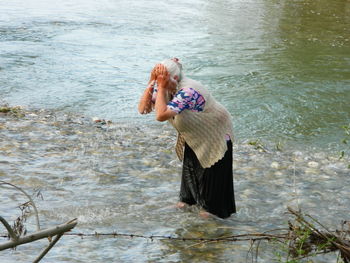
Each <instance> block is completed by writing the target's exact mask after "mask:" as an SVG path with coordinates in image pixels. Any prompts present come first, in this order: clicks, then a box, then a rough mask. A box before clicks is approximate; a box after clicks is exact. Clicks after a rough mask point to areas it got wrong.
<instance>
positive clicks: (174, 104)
mask: <svg viewBox="0 0 350 263" xmlns="http://www.w3.org/2000/svg"><path fill="white" fill-rule="evenodd" d="M156 97H157V88H156V87H154V92H153V96H152V100H153V102H155V100H156ZM204 105H205V100H204V98H203V96H202V95H201V94H200V93H199V92H197V91H196V90H194V89H193V88H187V87H184V88H182V89H180V90H179V91H178V92H177V93H176V94H175V95H174V98H173V99H172V100H171V101H169V102H168V105H167V106H168V108H169V109H171V110H173V111H175V112H176V113H181V112H182V111H183V110H186V109H187V110H191V111H195V112H200V111H203V110H204Z"/></svg>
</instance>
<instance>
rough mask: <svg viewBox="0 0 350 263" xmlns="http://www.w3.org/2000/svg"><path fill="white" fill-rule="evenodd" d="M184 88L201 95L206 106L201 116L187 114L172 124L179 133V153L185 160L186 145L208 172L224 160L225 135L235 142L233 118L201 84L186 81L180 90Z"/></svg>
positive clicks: (187, 112)
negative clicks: (209, 168)
mask: <svg viewBox="0 0 350 263" xmlns="http://www.w3.org/2000/svg"><path fill="white" fill-rule="evenodd" d="M184 87H188V88H193V89H194V90H196V91H198V92H199V93H200V94H201V95H202V96H203V97H204V99H205V105H204V110H203V111H201V112H194V111H191V110H184V111H182V112H181V113H180V114H177V115H176V116H175V117H174V118H172V119H170V120H169V122H170V123H171V124H172V125H173V126H174V128H175V129H176V130H177V131H178V138H177V144H176V153H177V156H178V157H179V159H180V160H183V149H184V143H185V142H186V143H187V144H188V145H189V146H190V147H191V149H192V150H193V151H194V152H195V154H196V156H197V158H198V160H199V162H200V164H201V165H202V167H204V168H208V167H210V166H212V165H213V164H215V163H216V162H217V161H219V160H220V159H222V158H223V157H224V155H225V152H226V150H227V144H226V140H225V135H226V134H228V135H230V137H231V140H232V141H233V131H232V122H231V116H230V114H229V112H228V111H227V110H226V109H225V108H224V107H223V106H222V105H221V104H220V103H218V102H217V101H216V100H215V99H214V98H213V97H212V96H211V95H210V93H209V91H208V90H207V89H206V88H205V87H203V85H202V84H201V83H199V82H198V81H195V80H192V79H189V78H184V79H183V80H182V81H181V82H180V85H179V88H184Z"/></svg>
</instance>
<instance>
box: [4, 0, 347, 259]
mask: <svg viewBox="0 0 350 263" xmlns="http://www.w3.org/2000/svg"><path fill="white" fill-rule="evenodd" d="M349 10H350V9H349V2H348V1H342V0H338V1H332V2H329V1H324V0H318V1H305V0H304V1H282V2H279V3H277V2H275V1H258V0H255V1H248V2H247V1H205V0H196V1H191V4H189V3H188V2H186V1H176V3H172V2H164V1H157V2H151V1H134V2H130V1H112V0H103V1H98V2H95V1H90V0H85V1H79V0H75V1H60V2H59V3H57V2H56V1H40V0H33V1H26V2H24V1H19V0H17V1H16V0H14V1H9V2H6V3H1V5H0V58H1V59H0V91H1V95H0V96H1V97H0V104H3V103H9V104H10V105H11V106H14V105H23V106H24V110H23V111H24V115H25V116H19V117H16V116H14V115H11V114H1V115H0V180H5V181H8V182H11V183H13V184H16V185H18V186H19V187H22V188H23V189H25V190H26V191H28V192H29V193H34V192H35V189H40V190H41V193H42V195H43V198H44V199H43V200H42V199H40V198H36V199H35V201H36V203H37V206H38V208H39V211H40V216H41V222H42V225H43V227H49V226H52V225H55V224H59V223H63V222H65V221H68V220H70V219H72V218H75V217H76V218H78V222H79V225H78V226H77V228H76V230H75V231H76V232H83V233H94V232H95V231H97V232H105V233H108V232H113V231H117V232H122V233H131V234H143V235H165V236H169V235H174V236H175V235H178V236H184V237H208V236H210V237H218V236H223V235H225V236H226V235H232V234H236V233H246V232H256V231H258V232H262V231H265V230H271V229H275V228H278V227H285V226H286V222H287V220H288V219H289V218H290V216H289V215H288V214H286V207H287V206H292V207H300V208H302V209H303V210H305V211H307V212H308V213H310V214H312V215H314V216H316V217H317V218H318V219H320V220H321V221H322V223H324V224H325V225H327V226H329V227H330V228H336V227H338V226H339V225H340V222H341V220H349V218H348V217H349V216H348V211H349V206H350V202H349V201H350V200H349V194H348V188H349V186H348V184H347V177H348V175H349V169H348V168H347V165H348V164H349V158H348V152H347V154H346V156H345V159H343V160H339V158H338V157H339V151H340V150H342V149H344V147H345V145H342V143H341V141H342V139H343V138H344V136H345V134H344V131H343V130H342V129H341V126H342V125H347V124H348V123H349V120H350V108H349V107H350V106H349V105H350V104H349V101H350V97H349V96H350V91H349V87H350V86H349V84H350V83H349V62H350V60H349V53H348V50H349V48H350V43H349V33H350V32H349V28H350V26H349V24H350V23H349V22H350V21H349V17H350V16H349V12H350V11H349ZM172 56H176V57H180V59H181V60H182V61H183V63H184V68H185V70H186V73H187V75H188V76H190V77H193V78H195V79H197V80H200V81H202V82H203V83H204V84H205V85H207V86H208V88H209V89H210V90H211V91H212V92H213V93H214V95H215V97H216V98H217V99H218V100H219V101H220V102H221V103H223V104H224V105H225V106H226V107H227V108H228V109H229V111H230V112H231V114H232V116H233V119H234V129H235V135H236V139H237V140H236V143H235V145H234V176H235V190H236V202H237V207H238V213H237V214H236V215H234V216H232V217H231V218H229V219H226V220H219V219H209V220H205V219H201V218H199V217H198V211H197V210H196V209H189V210H184V211H182V210H177V209H175V208H173V207H172V206H173V204H174V203H176V201H177V198H178V190H179V184H180V172H181V164H180V163H179V161H177V159H176V156H175V154H174V149H173V146H174V143H175V133H174V131H173V130H172V129H171V128H170V127H169V126H168V125H166V124H162V123H156V122H155V121H154V116H153V115H150V116H140V115H138V113H137V112H136V104H137V100H138V96H139V95H140V93H141V92H142V89H143V88H144V85H145V83H146V82H147V77H148V74H149V71H150V69H151V68H152V66H153V65H154V64H155V63H156V62H157V61H159V60H160V59H163V58H165V57H172ZM95 116H97V117H98V118H101V119H109V120H112V123H111V124H108V125H107V124H101V123H96V122H94V121H93V120H92V117H95ZM257 139H260V140H261V142H262V143H263V144H264V147H266V149H267V150H268V151H267V152H261V151H259V149H255V148H256V147H255V146H253V145H249V144H248V142H249V141H251V140H257ZM279 142H281V145H282V146H281V147H282V151H277V150H276V144H277V143H279ZM0 189H1V203H0V214H1V215H2V216H3V217H5V218H6V219H8V220H9V221H13V220H15V218H16V217H17V216H19V214H20V211H19V209H18V208H17V206H18V204H20V203H22V202H24V201H26V200H25V198H24V197H22V196H21V195H18V194H17V193H16V192H14V191H13V190H9V189H3V188H0ZM27 225H28V230H30V231H33V230H35V225H34V218H33V217H30V218H29V219H28V222H27ZM0 232H2V228H0ZM0 239H1V238H0ZM0 241H2V239H1V240H0ZM44 244H46V243H45V242H44V241H38V242H35V243H31V244H28V245H24V246H21V247H19V248H18V249H17V250H15V251H12V250H7V251H2V252H1V253H0V261H1V262H15V261H17V262H30V261H31V260H33V258H34V257H35V256H36V255H38V254H39V251H40V250H41V249H42V248H43V246H44ZM192 245H193V243H187V242H174V241H153V242H152V241H150V240H144V239H138V238H134V239H129V238H101V237H100V238H84V239H81V238H80V237H71V236H64V237H63V238H62V240H61V241H60V242H59V244H57V245H56V246H55V247H54V249H52V251H50V252H49V254H48V255H47V256H46V257H45V262H118V261H122V262H226V261H234V262H246V260H247V251H248V250H249V247H250V245H249V243H248V242H242V243H211V244H206V245H197V246H192ZM261 246H262V247H261V249H260V253H259V257H260V258H259V259H260V260H259V262H271V261H272V259H273V258H275V256H274V249H273V248H271V247H269V246H270V245H269V244H265V245H264V244H262V245H261ZM248 256H249V255H248ZM333 261H334V262H335V257H334V255H330V256H329V257H322V258H319V259H318V261H317V262H333Z"/></svg>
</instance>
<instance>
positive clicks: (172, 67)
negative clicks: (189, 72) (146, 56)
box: [161, 59, 183, 82]
mask: <svg viewBox="0 0 350 263" xmlns="http://www.w3.org/2000/svg"><path fill="white" fill-rule="evenodd" d="M161 64H163V65H164V66H165V67H166V69H167V70H168V72H169V74H170V76H171V77H172V78H174V76H178V82H180V81H181V80H182V78H183V73H182V65H181V64H180V63H178V62H175V61H174V60H172V59H166V60H163V61H162V62H161Z"/></svg>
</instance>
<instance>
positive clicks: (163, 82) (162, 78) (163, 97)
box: [155, 65, 177, 121]
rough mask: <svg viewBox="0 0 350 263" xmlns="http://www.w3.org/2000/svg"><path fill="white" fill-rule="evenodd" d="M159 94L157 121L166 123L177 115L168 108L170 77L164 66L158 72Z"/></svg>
mask: <svg viewBox="0 0 350 263" xmlns="http://www.w3.org/2000/svg"><path fill="white" fill-rule="evenodd" d="M156 72H157V84H158V86H157V87H158V94H157V99H156V103H155V109H156V119H157V121H166V120H168V119H170V118H172V117H174V116H175V115H176V114H177V113H176V112H175V111H173V110H171V109H169V108H168V107H167V103H168V101H167V93H168V92H170V90H169V86H170V85H169V84H170V83H169V82H170V81H171V80H170V76H169V73H168V71H167V70H166V68H165V67H164V66H163V65H160V66H158V68H157V70H156Z"/></svg>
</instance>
